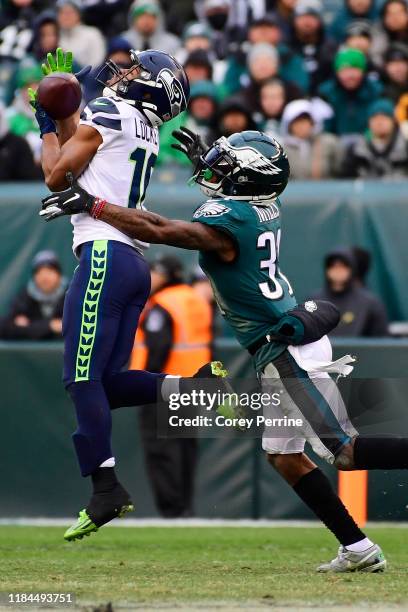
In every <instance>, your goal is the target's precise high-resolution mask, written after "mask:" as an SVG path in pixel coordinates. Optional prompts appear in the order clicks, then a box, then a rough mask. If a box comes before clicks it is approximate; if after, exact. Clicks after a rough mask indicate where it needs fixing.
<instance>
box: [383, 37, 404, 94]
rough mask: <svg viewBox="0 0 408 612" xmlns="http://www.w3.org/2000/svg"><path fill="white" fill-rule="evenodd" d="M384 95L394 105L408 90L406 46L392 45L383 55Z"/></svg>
mask: <svg viewBox="0 0 408 612" xmlns="http://www.w3.org/2000/svg"><path fill="white" fill-rule="evenodd" d="M383 81H384V84H385V86H384V95H385V96H387V98H391V100H393V102H394V103H395V104H397V103H398V101H399V99H400V98H401V96H403V95H404V94H406V93H407V89H408V46H407V45H403V44H401V43H394V44H393V45H391V46H390V47H389V49H387V51H386V53H385V55H384V74H383Z"/></svg>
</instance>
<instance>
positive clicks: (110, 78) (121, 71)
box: [95, 49, 151, 97]
mask: <svg viewBox="0 0 408 612" xmlns="http://www.w3.org/2000/svg"><path fill="white" fill-rule="evenodd" d="M130 59H131V62H132V63H131V66H130V67H129V68H123V67H121V66H119V65H118V64H117V63H116V62H114V61H113V60H107V61H106V62H105V64H104V65H103V67H102V68H101V70H100V71H99V72H98V74H97V75H96V77H95V78H96V81H98V83H101V85H103V87H104V95H112V93H110V92H113V93H114V94H116V95H118V96H119V97H121V96H123V97H125V96H126V94H127V92H128V91H129V87H130V85H131V84H132V82H133V81H139V82H142V83H148V82H149V81H150V80H151V73H150V72H149V70H147V69H146V68H145V67H144V66H143V65H142V63H141V61H140V59H139V55H138V52H137V51H134V50H133V49H132V50H131V51H130ZM130 77H132V78H130ZM106 89H108V90H110V91H108V92H106V93H105V91H106Z"/></svg>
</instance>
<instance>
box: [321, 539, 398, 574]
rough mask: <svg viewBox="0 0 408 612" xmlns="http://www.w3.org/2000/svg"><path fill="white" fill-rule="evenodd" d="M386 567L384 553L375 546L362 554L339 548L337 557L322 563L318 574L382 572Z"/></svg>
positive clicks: (342, 547)
mask: <svg viewBox="0 0 408 612" xmlns="http://www.w3.org/2000/svg"><path fill="white" fill-rule="evenodd" d="M386 567H387V561H386V560H385V557H384V553H383V551H382V550H381V548H380V547H379V546H377V544H374V545H373V546H370V548H367V550H363V551H362V552H353V551H351V550H347V548H345V547H344V546H340V548H339V552H338V555H337V557H336V558H335V559H333V560H332V561H330V563H323V564H322V565H319V567H318V568H317V571H318V572H383V571H384V570H385V568H386Z"/></svg>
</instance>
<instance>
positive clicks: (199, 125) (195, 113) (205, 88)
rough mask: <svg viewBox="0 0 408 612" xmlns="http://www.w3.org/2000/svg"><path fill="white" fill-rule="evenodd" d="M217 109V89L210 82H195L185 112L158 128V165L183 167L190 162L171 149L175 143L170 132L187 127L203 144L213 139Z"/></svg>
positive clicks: (181, 154)
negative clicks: (200, 138)
mask: <svg viewBox="0 0 408 612" xmlns="http://www.w3.org/2000/svg"><path fill="white" fill-rule="evenodd" d="M217 109H218V93H217V87H216V86H215V85H214V83H212V82H211V81H196V82H195V83H192V85H191V90H190V103H189V107H188V110H187V111H184V113H181V115H179V116H178V117H176V118H175V119H173V120H172V121H168V122H167V123H164V124H163V125H162V126H161V128H160V154H159V158H158V163H159V164H164V163H169V162H170V163H171V162H173V163H177V164H181V165H183V166H185V165H189V164H190V162H189V160H188V159H187V158H186V156H185V155H184V154H183V153H181V152H180V151H177V150H175V149H173V148H172V146H171V145H172V143H173V144H174V143H175V140H174V137H173V136H172V131H173V130H177V129H180V127H187V128H189V129H190V130H192V131H193V132H196V133H197V134H199V135H200V136H201V137H202V138H203V140H204V141H205V142H212V141H213V140H214V138H215V135H216V132H215V126H216V116H217Z"/></svg>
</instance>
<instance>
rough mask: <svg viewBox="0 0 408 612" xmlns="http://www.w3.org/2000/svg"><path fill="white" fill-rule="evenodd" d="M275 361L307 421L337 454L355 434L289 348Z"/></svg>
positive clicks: (325, 443)
mask: <svg viewBox="0 0 408 612" xmlns="http://www.w3.org/2000/svg"><path fill="white" fill-rule="evenodd" d="M273 365H274V366H275V368H276V369H277V371H278V373H279V378H280V380H281V381H282V384H283V386H284V387H285V389H286V391H287V393H288V395H289V396H290V398H291V399H292V400H293V402H294V403H295V405H296V406H297V408H298V409H299V410H300V412H301V413H302V415H303V417H304V419H305V421H306V422H308V423H309V425H310V426H311V428H312V429H313V431H314V432H315V433H316V436H318V438H319V439H320V441H321V442H322V444H323V445H324V446H325V447H326V448H327V449H328V450H329V451H330V452H331V453H332V455H333V456H334V457H336V456H337V455H338V454H339V453H340V451H341V449H342V448H343V446H344V445H345V444H348V443H349V442H350V441H351V438H350V436H348V435H347V434H346V433H345V432H344V431H343V429H342V427H341V425H340V423H339V421H338V420H337V418H336V416H335V415H334V413H333V410H332V408H331V407H330V405H329V404H328V402H327V400H326V399H325V397H324V396H323V395H322V393H320V391H319V389H317V387H316V386H315V384H314V383H313V381H312V380H311V379H310V378H309V375H308V373H307V372H306V371H305V370H303V369H302V368H301V367H300V366H299V365H298V364H297V363H296V361H295V359H294V358H293V357H292V355H291V354H290V353H289V351H285V352H284V353H282V354H281V355H279V357H277V358H276V359H274V360H273Z"/></svg>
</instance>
